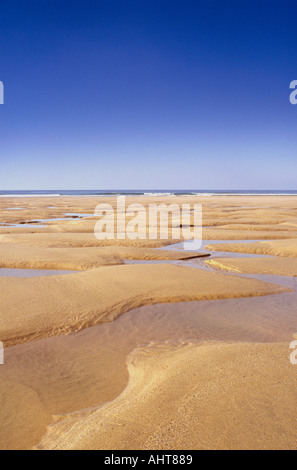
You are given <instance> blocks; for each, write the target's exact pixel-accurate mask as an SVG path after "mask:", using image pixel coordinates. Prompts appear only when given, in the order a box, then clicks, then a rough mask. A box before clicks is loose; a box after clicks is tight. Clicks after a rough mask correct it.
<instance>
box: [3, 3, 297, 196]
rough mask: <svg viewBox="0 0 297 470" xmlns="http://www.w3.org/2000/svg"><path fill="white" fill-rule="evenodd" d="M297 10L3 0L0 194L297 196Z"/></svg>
mask: <svg viewBox="0 0 297 470" xmlns="http://www.w3.org/2000/svg"><path fill="white" fill-rule="evenodd" d="M296 44H297V4H296V1H286V0H284V1H278V0H270V1H266V0H258V1H257V2H254V1H253V0H251V1H241V0H237V1H229V0H225V1H222V0H221V1H215V0H203V1H200V0H195V1H192V0H183V1H176V0H170V1H169V0H125V1H123V0H102V1H101V0H97V1H90V0H84V1H76V0H69V1H68V0H59V1H56V0H38V1H37V0H35V1H32V0H26V1H24V0H23V1H17V0H2V1H1V6H0V80H2V81H3V82H4V86H5V104H4V105H1V106H0V164H1V172H0V189H283V190H285V189H297V184H296V175H297V158H296V136H297V132H296V131H297V106H296V107H295V106H292V105H291V104H290V102H289V95H290V91H289V84H290V82H291V81H292V80H297V66H296V63H297V61H296V59H297V46H296Z"/></svg>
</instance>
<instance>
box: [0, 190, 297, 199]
mask: <svg viewBox="0 0 297 470" xmlns="http://www.w3.org/2000/svg"><path fill="white" fill-rule="evenodd" d="M217 195H222V196H233V195H237V196H269V195H278V196H297V190H281V191H278V190H263V191H262V190H258V191H255V190H236V191H235V190H232V191H231V190H230V191H226V190H204V189H201V190H199V189H197V190H149V189H148V190H118V191H115V190H89V189H88V190H34V191H19V190H11V191H4V190H3V191H1V190H0V197H59V196H101V197H102V196H106V197H107V196H155V197H156V196H217Z"/></svg>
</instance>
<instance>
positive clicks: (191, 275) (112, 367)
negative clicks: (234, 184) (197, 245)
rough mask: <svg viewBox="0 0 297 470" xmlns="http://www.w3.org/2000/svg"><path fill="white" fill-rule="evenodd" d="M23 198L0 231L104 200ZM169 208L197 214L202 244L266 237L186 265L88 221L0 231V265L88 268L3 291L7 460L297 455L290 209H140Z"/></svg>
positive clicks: (221, 204) (14, 283) (2, 444)
mask: <svg viewBox="0 0 297 470" xmlns="http://www.w3.org/2000/svg"><path fill="white" fill-rule="evenodd" d="M28 199H29V198H28ZM28 199H26V198H16V199H13V198H11V199H9V198H7V199H5V198H3V200H0V208H1V223H2V222H3V223H14V224H20V223H22V222H26V221H28V220H30V221H31V220H40V219H49V218H57V217H61V218H63V217H65V213H79V212H80V213H81V214H86V213H88V214H92V211H93V210H94V207H95V206H96V205H97V204H98V203H99V202H102V200H103V201H104V202H107V200H106V198H77V197H73V198H40V199H38V198H30V200H28ZM161 201H162V202H166V203H173V202H178V203H181V202H183V203H190V202H196V203H197V202H199V203H201V202H202V203H203V208H204V225H205V226H207V228H205V229H204V238H205V239H207V240H226V241H228V240H262V239H264V240H265V239H266V240H269V241H268V242H264V243H262V242H258V241H257V242H255V243H245V244H240V243H236V242H234V244H233V243H232V244H230V243H228V244H222V243H220V244H218V245H213V246H211V247H210V248H211V250H209V254H211V258H200V259H194V260H191V262H188V261H187V260H186V259H187V258H192V257H193V253H192V254H186V253H185V252H181V251H180V250H176V249H173V250H172V251H168V250H157V249H156V248H158V247H162V246H164V245H165V242H164V241H161V242H160V241H149V240H121V241H120V242H116V243H113V241H110V240H109V241H108V242H107V243H105V242H103V243H102V242H100V241H99V240H97V239H96V238H95V237H94V235H93V234H92V230H93V229H94V224H95V222H96V218H94V219H93V218H92V217H90V218H89V217H88V218H87V219H73V220H69V221H67V220H66V221H65V220H61V222H57V221H53V222H50V223H49V224H47V225H46V227H45V228H43V229H39V228H36V229H34V227H33V225H34V224H32V227H31V226H30V227H28V226H26V227H21V228H20V227H8V226H5V227H4V226H2V227H0V254H1V261H0V262H1V263H2V264H1V266H0V267H2V268H6V269H13V268H18V269H20V268H24V269H34V270H38V269H40V270H42V269H47V270H49V269H52V270H61V269H71V270H75V271H84V272H77V273H75V274H69V275H65V276H50V277H46V278H45V277H39V278H34V279H21V278H5V277H3V278H1V279H0V291H1V300H2V307H3V308H1V313H0V340H1V341H4V343H5V346H6V348H5V365H4V366H0V403H1V406H0V448H1V449H31V448H34V449H245V448H246V449H261V448H262V449H273V448H278V449H294V448H296V437H297V436H296V430H295V429H296V425H295V424H296V418H295V415H296V403H297V401H296V398H297V392H296V390H297V388H296V385H297V384H296V380H297V375H296V366H292V365H291V364H290V361H289V357H290V350H289V345H290V342H291V341H292V340H293V335H294V333H296V331H297V318H296V317H297V315H296V313H295V312H296V311H297V309H296V306H297V298H296V296H297V294H296V290H295V284H294V282H291V281H290V279H291V277H293V276H295V273H296V270H295V259H294V246H295V245H297V243H296V240H295V239H297V222H296V221H297V209H295V204H296V202H295V198H294V197H277V196H275V197H266V196H265V197H231V196H229V197H207V198H199V201H198V200H197V198H189V197H186V198H181V197H177V198H172V197H171V198H137V201H136V202H141V203H144V204H145V205H147V204H149V203H152V202H161ZM109 202H110V201H109ZM128 202H130V201H128ZM132 202H135V198H132ZM49 206H51V207H49ZM52 206H54V207H52ZM19 207H21V208H22V210H11V209H13V208H19ZM30 225H31V224H30ZM210 227H211V228H210ZM258 229H259V230H258ZM42 231H43V232H42ZM259 235H260V236H259ZM265 235H266V236H265ZM273 239H277V240H273ZM174 242H175V241H173V240H172V241H169V243H174ZM259 246H260V252H259ZM212 250H218V251H220V252H224V251H226V252H228V251H233V250H234V251H236V252H237V253H240V252H241V250H242V252H246V250H248V253H251V254H260V255H262V257H260V258H243V259H241V258H232V259H231V258H230V259H228V257H225V256H224V258H219V257H217V256H216V255H215V253H213V252H212ZM261 250H262V252H261ZM263 250H266V252H265V253H264V252H263ZM206 251H207V250H206ZM200 254H201V255H202V254H205V253H202V252H201V253H200ZM271 254H272V255H273V256H269V255H271ZM194 255H195V256H196V255H197V253H194ZM127 260H130V261H133V260H134V261H137V260H140V261H141V260H142V261H162V263H163V262H165V264H160V265H159V264H156V265H154V264H152V265H150V264H136V265H126V264H125V262H126V261H127ZM174 260H179V262H180V260H183V261H182V263H183V265H182V266H174V265H172V264H166V261H168V262H169V263H172V262H173V261H174ZM187 263H188V264H187ZM190 263H195V264H198V265H199V264H201V265H204V266H203V267H204V268H205V269H206V271H205V270H200V269H194V268H193V267H191V265H190ZM198 267H199V266H198ZM245 273H249V274H250V275H253V274H255V275H256V276H255V278H253V276H251V277H248V278H245V277H244V275H245ZM261 274H270V275H274V276H267V277H265V276H264V277H261ZM276 275H278V276H285V277H286V279H288V283H286V282H285V281H284V280H283V279H281V278H278V277H277V276H276ZM264 281H265V282H264Z"/></svg>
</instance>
